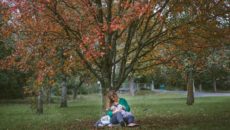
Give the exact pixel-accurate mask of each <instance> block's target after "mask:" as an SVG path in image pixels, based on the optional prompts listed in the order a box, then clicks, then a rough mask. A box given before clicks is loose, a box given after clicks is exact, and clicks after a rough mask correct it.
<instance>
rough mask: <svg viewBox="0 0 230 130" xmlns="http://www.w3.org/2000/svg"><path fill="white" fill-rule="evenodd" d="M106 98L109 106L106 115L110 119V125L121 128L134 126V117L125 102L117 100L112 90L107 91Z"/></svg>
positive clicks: (121, 99) (122, 99) (120, 99)
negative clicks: (117, 125) (118, 125)
mask: <svg viewBox="0 0 230 130" xmlns="http://www.w3.org/2000/svg"><path fill="white" fill-rule="evenodd" d="M108 97H109V100H110V106H109V108H108V109H107V115H109V116H110V117H111V123H112V124H120V125H121V126H135V125H136V124H135V123H134V116H133V115H132V113H131V112H130V107H129V105H128V103H127V101H126V100H125V99H124V98H119V97H118V95H117V93H116V91H114V90H111V91H109V93H108Z"/></svg>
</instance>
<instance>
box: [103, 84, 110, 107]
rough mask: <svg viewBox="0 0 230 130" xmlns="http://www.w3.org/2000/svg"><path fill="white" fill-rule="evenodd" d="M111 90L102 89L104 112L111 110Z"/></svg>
mask: <svg viewBox="0 0 230 130" xmlns="http://www.w3.org/2000/svg"><path fill="white" fill-rule="evenodd" d="M108 92H109V88H104V87H102V112H103V111H105V110H106V109H108V108H109V106H110V104H109V98H108Z"/></svg>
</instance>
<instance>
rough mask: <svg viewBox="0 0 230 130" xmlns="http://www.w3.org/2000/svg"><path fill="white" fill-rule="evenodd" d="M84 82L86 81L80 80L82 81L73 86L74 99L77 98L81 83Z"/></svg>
mask: <svg viewBox="0 0 230 130" xmlns="http://www.w3.org/2000/svg"><path fill="white" fill-rule="evenodd" d="M83 82H84V81H83V80H82V81H80V83H79V84H78V85H76V86H75V87H74V88H73V99H74V100H75V99H76V98H77V91H78V89H79V88H80V87H81V85H82V84H83Z"/></svg>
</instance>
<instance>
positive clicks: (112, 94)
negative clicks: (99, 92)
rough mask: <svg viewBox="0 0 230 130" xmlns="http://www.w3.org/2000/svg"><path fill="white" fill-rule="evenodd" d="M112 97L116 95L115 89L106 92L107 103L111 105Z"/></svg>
mask: <svg viewBox="0 0 230 130" xmlns="http://www.w3.org/2000/svg"><path fill="white" fill-rule="evenodd" d="M114 97H118V95H117V93H116V91H115V90H110V91H109V92H108V98H109V105H110V106H111V105H112V104H113V103H114Z"/></svg>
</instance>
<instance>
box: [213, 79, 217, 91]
mask: <svg viewBox="0 0 230 130" xmlns="http://www.w3.org/2000/svg"><path fill="white" fill-rule="evenodd" d="M212 81H213V82H212V84H213V91H214V92H216V91H217V89H216V77H215V76H213V79H212Z"/></svg>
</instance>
